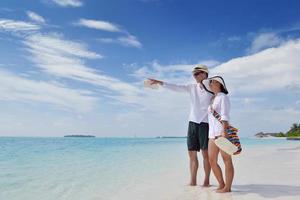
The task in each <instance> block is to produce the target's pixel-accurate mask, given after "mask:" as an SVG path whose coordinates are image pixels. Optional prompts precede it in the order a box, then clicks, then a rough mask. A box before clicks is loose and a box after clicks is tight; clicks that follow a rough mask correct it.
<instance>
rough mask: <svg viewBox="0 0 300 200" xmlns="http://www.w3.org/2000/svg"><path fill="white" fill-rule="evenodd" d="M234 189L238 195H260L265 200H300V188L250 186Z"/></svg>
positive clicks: (240, 186) (237, 186) (238, 186)
mask: <svg viewBox="0 0 300 200" xmlns="http://www.w3.org/2000/svg"><path fill="white" fill-rule="evenodd" d="M233 188H234V190H235V191H234V193H235V194H237V195H244V194H250V193H251V194H258V195H260V196H261V197H264V198H276V197H287V196H294V197H296V198H295V199H300V186H291V185H264V184H249V185H235V186H234V187H233ZM297 197H298V198H297Z"/></svg>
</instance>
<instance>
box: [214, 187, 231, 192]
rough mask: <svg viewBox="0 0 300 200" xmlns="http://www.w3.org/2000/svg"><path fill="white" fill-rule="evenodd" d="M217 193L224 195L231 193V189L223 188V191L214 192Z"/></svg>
mask: <svg viewBox="0 0 300 200" xmlns="http://www.w3.org/2000/svg"><path fill="white" fill-rule="evenodd" d="M216 192H217V193H226V192H231V189H230V188H225V187H224V188H223V189H221V190H217V191H216Z"/></svg>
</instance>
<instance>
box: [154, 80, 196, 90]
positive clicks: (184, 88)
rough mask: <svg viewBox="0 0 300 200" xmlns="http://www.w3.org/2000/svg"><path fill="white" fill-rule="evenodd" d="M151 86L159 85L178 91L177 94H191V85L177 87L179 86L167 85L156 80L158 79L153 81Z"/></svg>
mask: <svg viewBox="0 0 300 200" xmlns="http://www.w3.org/2000/svg"><path fill="white" fill-rule="evenodd" d="M149 80H150V81H151V84H159V85H161V86H163V87H164V88H167V89H170V90H173V91H177V92H189V91H190V86H189V85H177V84H171V83H166V82H164V81H160V80H156V79H151V78H149Z"/></svg>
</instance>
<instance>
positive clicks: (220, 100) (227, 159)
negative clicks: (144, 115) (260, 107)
mask: <svg viewBox="0 0 300 200" xmlns="http://www.w3.org/2000/svg"><path fill="white" fill-rule="evenodd" d="M192 73H193V76H194V78H195V80H196V82H197V83H195V84H188V85H175V84H170V83H166V82H163V81H160V80H156V79H149V80H150V81H151V84H159V85H161V86H163V87H164V88H167V89H170V90H174V91H178V92H187V93H189V95H190V101H191V110H190V115H189V126H188V134H187V146H188V153H189V158H190V175H191V181H190V185H191V186H195V185H197V171H198V165H199V164H198V157H197V152H198V151H200V150H202V157H203V166H204V172H205V178H204V182H203V185H202V186H203V187H209V186H210V183H209V176H210V171H211V169H212V171H213V173H214V175H215V177H216V179H217V181H218V183H219V187H218V188H217V190H216V192H218V193H225V192H231V185H232V181H233V176H234V167H233V163H232V159H231V156H230V155H229V154H226V153H225V152H223V151H222V150H220V149H219V148H218V147H217V146H216V144H215V142H214V140H215V139H216V138H217V137H220V136H223V137H227V133H226V130H227V127H228V126H229V110H230V102H229V98H228V96H227V94H228V91H227V89H226V85H225V82H224V80H223V78H222V77H220V76H214V77H211V78H208V68H207V66H205V65H201V64H199V65H196V67H195V68H194V69H193V72H192ZM212 109H213V110H215V111H216V112H218V113H219V114H220V116H221V121H222V122H221V123H220V121H218V120H217V119H216V118H215V117H214V116H213V114H212V112H211V111H212ZM219 154H221V156H222V158H223V161H224V165H225V181H224V179H223V174H222V170H221V168H220V166H219V164H218V155H219Z"/></svg>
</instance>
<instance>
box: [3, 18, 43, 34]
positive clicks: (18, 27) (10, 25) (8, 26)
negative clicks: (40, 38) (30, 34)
mask: <svg viewBox="0 0 300 200" xmlns="http://www.w3.org/2000/svg"><path fill="white" fill-rule="evenodd" d="M39 29H40V26H39V25H36V24H33V23H29V22H24V21H16V20H11V19H1V18H0V30H4V31H11V32H18V31H36V30H39Z"/></svg>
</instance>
